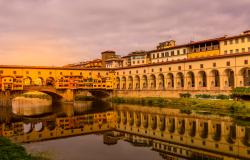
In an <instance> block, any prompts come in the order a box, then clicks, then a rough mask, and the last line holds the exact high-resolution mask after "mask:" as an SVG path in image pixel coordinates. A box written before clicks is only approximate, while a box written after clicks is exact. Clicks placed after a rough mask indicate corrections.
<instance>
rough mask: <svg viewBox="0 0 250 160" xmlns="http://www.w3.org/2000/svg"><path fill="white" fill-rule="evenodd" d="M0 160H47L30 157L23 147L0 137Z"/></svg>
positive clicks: (41, 157)
mask: <svg viewBox="0 0 250 160" xmlns="http://www.w3.org/2000/svg"><path fill="white" fill-rule="evenodd" d="M0 160H49V159H48V158H43V156H31V155H29V154H27V153H26V151H25V148H24V147H23V146H20V145H17V144H14V143H11V141H10V140H8V139H6V138H4V137H1V136H0Z"/></svg>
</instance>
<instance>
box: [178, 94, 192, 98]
mask: <svg viewBox="0 0 250 160" xmlns="http://www.w3.org/2000/svg"><path fill="white" fill-rule="evenodd" d="M180 97H181V98H190V97H191V94H190V93H180Z"/></svg>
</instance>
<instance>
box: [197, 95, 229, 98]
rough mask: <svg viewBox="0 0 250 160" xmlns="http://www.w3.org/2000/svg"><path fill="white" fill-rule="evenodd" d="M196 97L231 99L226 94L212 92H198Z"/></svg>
mask: <svg viewBox="0 0 250 160" xmlns="http://www.w3.org/2000/svg"><path fill="white" fill-rule="evenodd" d="M195 98H205V99H230V96H228V95H224V94H218V95H210V94H196V95H195Z"/></svg>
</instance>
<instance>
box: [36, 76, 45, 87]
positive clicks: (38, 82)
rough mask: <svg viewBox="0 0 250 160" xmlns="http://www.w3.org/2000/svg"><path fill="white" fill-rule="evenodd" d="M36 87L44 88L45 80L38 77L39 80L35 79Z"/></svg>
mask: <svg viewBox="0 0 250 160" xmlns="http://www.w3.org/2000/svg"><path fill="white" fill-rule="evenodd" d="M34 85H36V86H42V85H43V78H41V77H38V78H36V79H34Z"/></svg>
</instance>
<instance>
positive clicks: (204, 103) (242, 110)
mask: <svg viewBox="0 0 250 160" xmlns="http://www.w3.org/2000/svg"><path fill="white" fill-rule="evenodd" d="M109 101H111V102H113V103H116V104H136V105H143V106H144V105H145V106H152V107H154V106H156V107H171V108H179V109H180V110H181V111H182V112H186V113H190V112H191V111H192V110H195V111H201V112H202V111H206V113H213V114H219V115H233V116H240V117H243V118H250V102H247V101H235V100H225V99H223V100H220V99H197V98H156V97H145V98H123V97H112V98H110V99H109ZM204 113H205V112H204Z"/></svg>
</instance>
